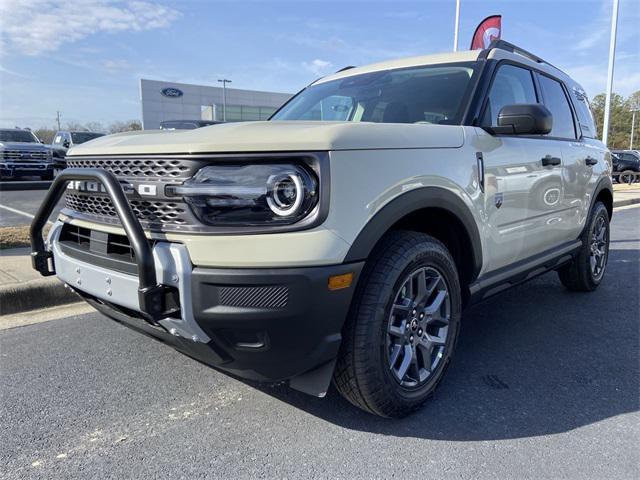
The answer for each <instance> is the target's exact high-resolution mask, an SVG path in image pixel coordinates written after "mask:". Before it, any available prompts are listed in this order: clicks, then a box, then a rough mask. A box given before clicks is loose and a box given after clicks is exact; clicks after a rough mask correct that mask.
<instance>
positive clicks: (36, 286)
mask: <svg viewBox="0 0 640 480" xmlns="http://www.w3.org/2000/svg"><path fill="white" fill-rule="evenodd" d="M80 300H81V299H80V297H79V296H78V295H77V294H75V293H74V292H73V291H72V290H70V289H68V288H65V285H64V284H63V283H62V282H60V280H58V279H57V278H55V277H51V278H39V279H37V280H31V281H29V282H24V283H17V284H14V285H5V286H2V287H0V315H9V314H12V313H21V312H26V311H29V310H37V309H40V308H45V307H53V306H56V305H64V304H67V303H75V302H78V301H80Z"/></svg>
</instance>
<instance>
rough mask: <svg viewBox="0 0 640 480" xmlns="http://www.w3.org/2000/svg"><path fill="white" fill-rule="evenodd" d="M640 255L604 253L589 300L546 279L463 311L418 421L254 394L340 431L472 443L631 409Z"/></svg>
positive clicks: (552, 277)
mask: <svg viewBox="0 0 640 480" xmlns="http://www.w3.org/2000/svg"><path fill="white" fill-rule="evenodd" d="M639 259H640V251H638V250H636V249H622V250H611V252H610V258H609V268H608V271H607V274H606V275H607V276H606V281H605V282H604V283H603V284H602V285H601V287H600V288H599V289H598V290H597V291H596V292H594V293H590V294H589V293H572V292H569V291H567V290H565V289H564V288H563V287H562V285H561V284H560V282H559V280H558V279H557V276H556V274H555V273H550V274H546V275H544V276H542V277H540V278H538V279H535V280H533V281H531V282H529V283H528V284H526V285H523V286H520V287H517V288H515V289H513V290H511V291H510V292H508V293H505V294H504V295H502V296H499V297H496V298H495V299H491V300H488V301H486V302H484V303H483V304H480V305H476V306H474V307H472V308H471V309H469V310H468V311H466V312H465V314H464V317H463V328H462V333H461V338H460V341H459V344H458V349H457V353H456V356H455V358H454V360H453V362H452V365H451V367H450V368H449V371H448V372H447V378H446V379H445V380H444V381H443V383H442V384H441V386H440V387H439V390H438V391H437V392H436V395H435V397H434V398H433V399H432V400H431V401H430V402H428V403H427V404H426V405H425V407H424V408H423V409H422V410H420V411H419V412H417V413H415V414H413V415H411V416H409V417H407V418H404V419H401V420H390V419H382V418H378V417H375V416H373V415H369V414H367V413H364V412H362V411H360V410H359V409H357V408H355V407H353V406H351V405H350V404H349V403H348V402H347V401H346V400H344V399H342V398H341V397H340V395H339V394H338V393H337V392H336V391H335V389H333V388H332V389H331V390H330V392H329V393H328V395H327V397H326V398H324V399H317V398H313V397H309V396H307V395H304V394H301V393H298V392H295V391H293V390H291V389H289V388H288V387H284V386H280V387H258V388H260V390H262V391H264V392H265V393H267V394H269V395H272V396H273V397H275V398H278V399H280V400H281V401H283V402H286V403H288V404H290V405H292V406H295V407H296V408H299V409H301V410H304V411H306V412H308V413H309V414H312V415H314V416H317V417H319V418H321V419H324V420H326V421H328V422H331V423H333V424H336V425H339V426H341V427H344V428H349V429H354V430H362V431H367V432H372V433H379V434H384V435H394V436H403V437H404V436H406V437H419V438H428V439H436V440H455V441H477V440H499V439H512V438H523V437H531V436H538V435H548V434H553V433H560V432H566V431H568V430H572V429H575V428H578V427H582V426H585V425H589V424H592V423H594V422H598V421H601V420H604V419H607V418H610V417H614V416H617V415H621V414H624V413H629V412H634V411H636V410H639V409H640V400H639V396H638V392H640V362H639V352H640V333H639V332H640V329H639V319H638V308H639V304H638V287H639V283H640V263H639Z"/></svg>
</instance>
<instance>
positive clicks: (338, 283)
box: [328, 272, 353, 290]
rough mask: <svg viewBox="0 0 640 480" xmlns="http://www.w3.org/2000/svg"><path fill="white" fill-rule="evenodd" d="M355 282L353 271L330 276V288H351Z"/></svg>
mask: <svg viewBox="0 0 640 480" xmlns="http://www.w3.org/2000/svg"><path fill="white" fill-rule="evenodd" d="M351 282H353V272H349V273H343V274H342V275H334V276H332V277H329V284H328V286H329V290H341V289H343V288H349V287H350V286H351Z"/></svg>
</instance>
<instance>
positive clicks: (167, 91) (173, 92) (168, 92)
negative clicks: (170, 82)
mask: <svg viewBox="0 0 640 480" xmlns="http://www.w3.org/2000/svg"><path fill="white" fill-rule="evenodd" d="M160 93H162V95H164V96H165V97H170V98H177V97H181V96H182V90H180V89H178V88H173V87H169V88H163V89H162V90H160Z"/></svg>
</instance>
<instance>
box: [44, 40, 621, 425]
mask: <svg viewBox="0 0 640 480" xmlns="http://www.w3.org/2000/svg"><path fill="white" fill-rule="evenodd" d="M595 135H596V130H595V128H594V125H593V120H592V118H591V114H590V113H589V107H588V104H587V98H586V96H585V94H584V92H583V90H582V88H581V87H580V86H579V85H578V84H576V82H574V81H573V80H572V79H570V78H569V77H568V76H567V75H565V74H564V73H562V72H561V71H560V70H558V69H557V68H555V67H553V66H551V65H549V64H548V63H546V62H544V61H543V60H542V59H540V58H538V57H536V56H535V55H532V54H530V53H528V52H526V51H524V50H522V49H520V48H518V47H516V46H514V45H511V44H508V43H506V42H503V41H498V42H495V43H493V44H492V45H491V46H490V48H488V49H486V50H483V51H467V52H458V53H448V54H443V55H433V56H425V57H416V58H408V59H403V60H394V61H390V62H385V63H379V64H375V65H370V66H365V67H359V68H348V69H344V70H343V71H340V72H338V73H336V74H333V75H330V76H328V77H325V78H322V79H320V80H318V81H316V82H314V83H313V84H312V85H310V86H308V87H307V88H305V89H304V90H302V91H301V92H300V93H299V94H297V95H296V96H294V97H293V98H292V99H291V100H290V101H289V102H288V103H286V104H285V105H284V106H283V107H281V108H280V110H279V111H277V112H276V113H275V114H274V115H273V117H272V118H271V119H270V120H269V121H264V122H247V123H227V124H221V125H216V126H213V127H204V128H200V129H197V130H190V131H164V132H158V131H153V132H151V131H142V132H135V133H127V134H118V135H110V136H107V137H104V138H100V139H97V140H94V141H93V142H91V143H88V144H86V145H80V146H78V147H74V148H72V149H71V150H70V151H69V153H68V156H67V162H68V166H69V167H70V168H69V169H67V170H65V171H64V172H63V173H62V174H61V175H60V176H59V177H57V178H56V180H55V181H54V183H53V185H52V187H51V189H50V191H49V193H48V195H47V197H46V199H45V201H44V203H43V205H42V207H41V209H40V211H39V212H38V214H37V216H36V218H35V219H34V222H33V224H32V258H33V265H34V267H35V268H36V269H37V270H39V271H40V272H41V273H42V274H43V275H53V274H56V275H57V276H58V277H59V278H60V279H61V280H62V281H63V282H65V283H66V284H67V285H69V286H70V287H71V288H73V289H74V290H75V291H76V292H77V293H78V294H80V295H81V296H82V297H84V298H85V299H86V300H87V301H88V302H89V303H90V304H91V305H93V306H95V308H96V309H98V310H99V311H100V312H103V313H104V314H105V315H106V316H108V317H111V318H112V319H115V320H117V321H119V322H122V323H124V324H126V325H128V326H130V327H132V328H134V329H137V330H139V331H141V332H145V333H147V334H149V335H151V336H153V337H156V338H158V339H160V340H162V341H164V342H166V343H168V344H171V345H173V346H174V347H175V348H177V349H178V350H180V351H182V352H185V353H186V354H188V355H190V356H192V357H195V358H196V359H198V360H200V361H202V362H205V363H207V364H209V365H211V366H215V367H217V368H219V369H221V370H224V371H226V372H229V373H231V374H233V375H235V376H238V377H241V378H245V379H251V380H258V381H267V382H281V381H285V382H287V383H288V384H289V385H290V386H291V387H292V388H294V389H298V390H301V391H303V392H307V393H309V394H313V395H317V396H323V395H324V394H325V392H326V391H327V389H328V387H329V384H330V382H331V380H332V379H333V382H334V384H335V386H336V387H337V389H338V391H340V392H341V393H342V394H343V395H344V396H345V397H346V398H347V399H348V400H349V401H351V402H352V403H353V404H354V405H356V406H358V407H360V408H362V409H364V410H366V411H369V412H372V413H374V414H378V415H382V416H389V417H397V416H402V415H405V414H407V413H409V412H411V411H413V410H415V409H417V408H418V407H420V405H422V404H423V402H424V401H425V400H426V399H427V398H428V397H430V396H431V394H432V393H433V392H434V390H435V388H436V387H437V385H438V383H439V382H440V381H441V380H442V377H443V375H444V372H445V370H446V368H447V365H448V364H449V362H450V360H451V358H452V355H453V352H454V348H455V345H456V340H457V338H458V334H459V331H460V317H461V312H462V309H463V308H464V307H465V306H468V305H470V304H473V303H474V302H478V301H481V300H484V299H486V298H487V297H489V296H491V295H493V294H495V293H497V292H500V291H502V290H505V289H506V288H508V287H511V286H513V285H516V284H519V283H521V282H524V281H526V280H529V279H531V278H532V277H534V276H536V275H540V274H542V273H544V272H547V271H551V270H555V271H557V272H558V275H559V277H560V280H561V282H562V283H563V284H564V286H565V287H566V288H568V289H569V290H573V291H591V290H594V289H596V288H597V287H598V285H599V284H600V283H601V281H602V279H603V276H604V273H605V268H606V264H607V254H608V247H609V220H610V218H611V214H612V203H613V195H612V187H611V180H610V178H611V177H610V174H611V156H610V153H609V152H608V150H607V149H606V147H605V146H604V145H603V144H602V143H601V142H600V141H598V140H596V139H595ZM65 193H66V208H65V209H64V210H63V211H62V212H61V214H60V216H59V217H58V219H57V221H56V223H55V226H54V227H53V228H52V230H51V232H50V234H49V237H48V239H47V241H46V242H45V241H44V239H43V238H42V228H43V226H44V224H45V222H46V220H47V218H48V216H49V215H50V214H51V212H52V210H53V208H54V205H55V204H56V203H57V200H58V199H59V198H60V197H61V196H62V195H63V194H65ZM95 341H99V339H96V340H95ZM159 367H160V368H161V366H159Z"/></svg>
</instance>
